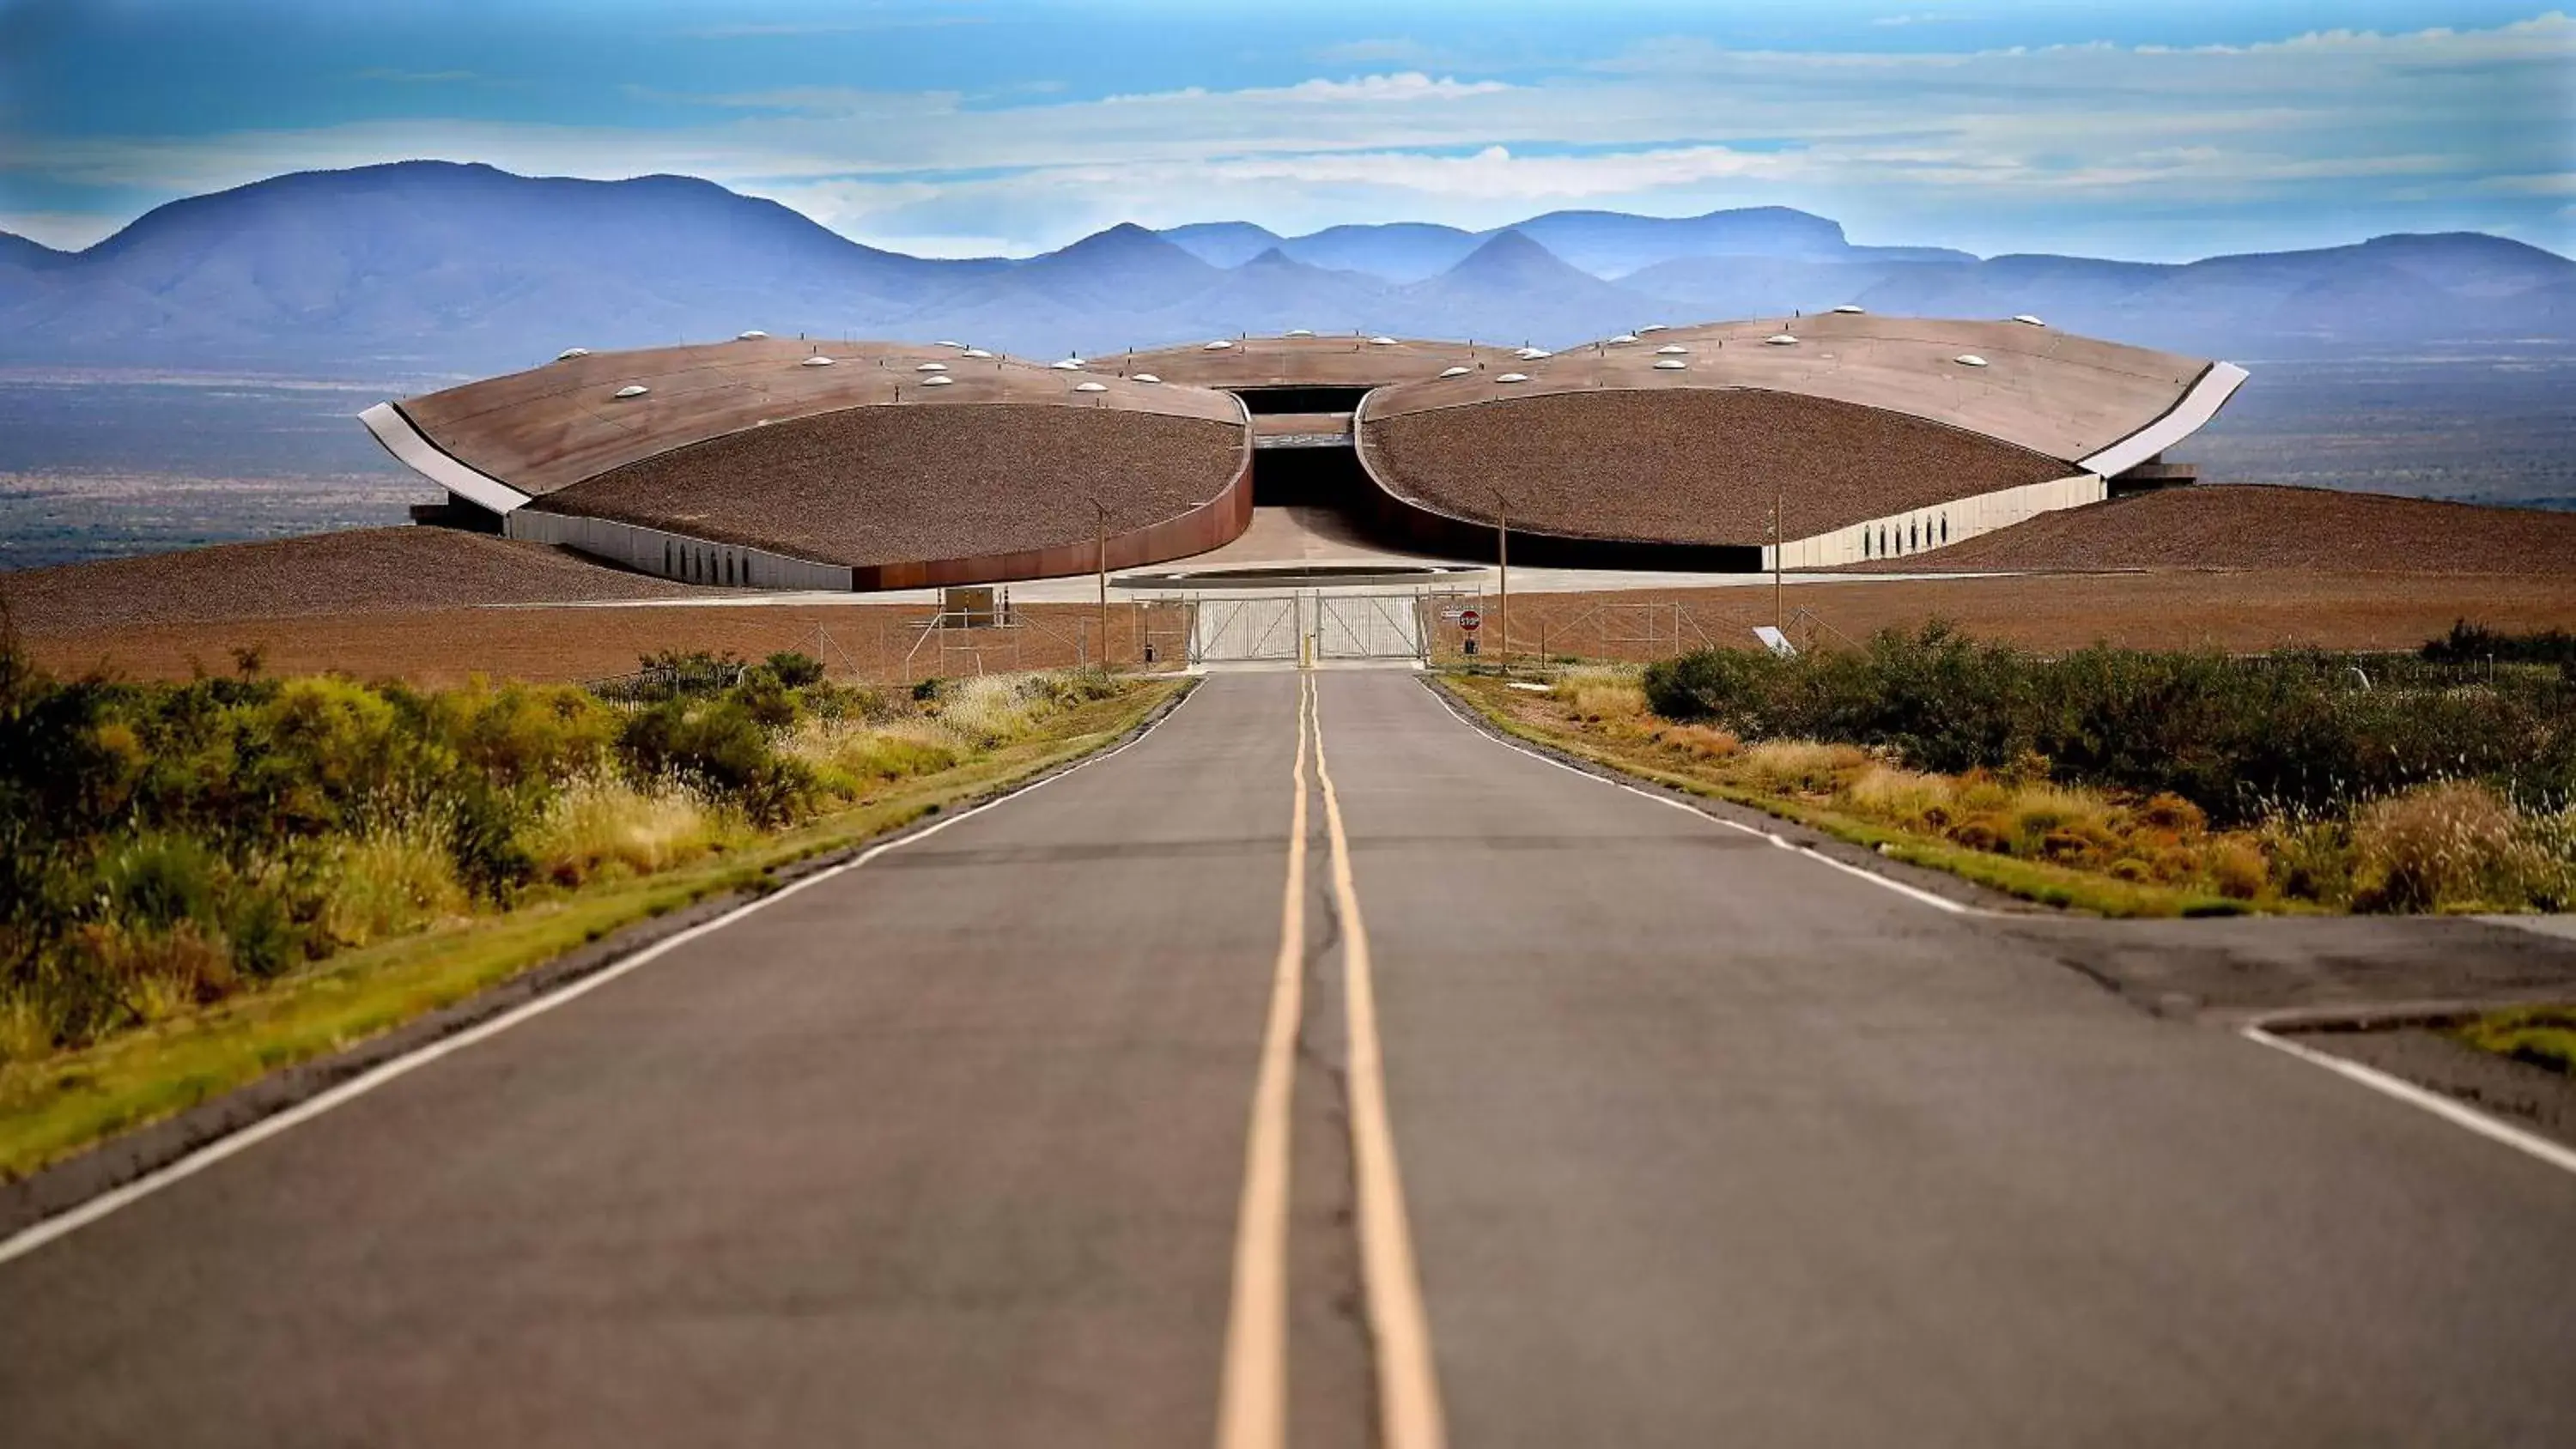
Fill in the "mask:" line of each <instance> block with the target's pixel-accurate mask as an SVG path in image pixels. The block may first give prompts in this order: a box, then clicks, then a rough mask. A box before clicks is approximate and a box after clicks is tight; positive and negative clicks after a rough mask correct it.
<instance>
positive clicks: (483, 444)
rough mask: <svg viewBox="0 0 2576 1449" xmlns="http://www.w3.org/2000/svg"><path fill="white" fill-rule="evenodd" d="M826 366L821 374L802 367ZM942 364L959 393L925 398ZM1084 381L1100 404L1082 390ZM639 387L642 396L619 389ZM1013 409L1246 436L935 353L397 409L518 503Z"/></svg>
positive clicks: (1170, 411) (931, 349)
mask: <svg viewBox="0 0 2576 1449" xmlns="http://www.w3.org/2000/svg"><path fill="white" fill-rule="evenodd" d="M809 356H828V357H830V358H832V359H833V364H832V365H831V366H829V367H808V366H805V365H803V364H804V360H805V359H806V358H807V357H809ZM926 363H938V364H942V365H944V367H945V368H946V375H947V376H949V377H952V378H954V379H955V381H954V382H953V383H951V384H949V385H948V386H944V387H924V386H922V385H921V380H922V379H923V378H925V377H927V376H930V375H931V374H929V373H926V372H923V371H921V370H920V369H921V367H922V365H923V364H926ZM1084 382H1097V383H1099V384H1101V385H1102V387H1103V389H1104V390H1103V391H1100V392H1091V393H1086V392H1078V391H1076V390H1075V389H1076V388H1077V387H1078V386H1079V385H1080V384H1082V383H1084ZM630 385H641V386H643V387H646V388H648V389H649V391H648V392H646V393H645V394H644V395H643V396H641V397H636V398H627V399H620V398H618V397H617V396H616V393H617V391H618V390H619V389H620V388H623V387H627V386H630ZM997 403H1008V404H1018V405H1023V406H1032V407H1057V408H1076V407H1078V408H1082V409H1085V410H1087V411H1104V412H1135V413H1145V414H1153V415H1160V416H1165V417H1173V418H1187V419H1196V420H1200V421H1204V422H1211V423H1223V424H1226V425H1227V426H1229V427H1231V428H1233V429H1234V430H1235V432H1236V433H1238V434H1241V433H1242V432H1243V430H1244V429H1243V421H1242V412H1241V409H1240V408H1239V406H1238V405H1237V404H1236V403H1235V401H1234V400H1233V399H1232V398H1230V397H1227V396H1225V395H1224V394H1222V393H1215V392H1208V391H1204V390H1200V389H1196V388H1190V387H1182V386H1171V387H1163V386H1156V385H1154V384H1150V383H1138V382H1131V381H1128V380H1126V379H1124V378H1122V377H1120V376H1118V375H1117V374H1116V373H1114V372H1111V371H1106V370H1103V369H1099V368H1093V369H1091V370H1088V371H1085V372H1081V373H1075V372H1068V371H1063V370H1059V369H1057V368H1054V367H1050V366H1046V365H1043V364H1039V363H1033V362H1027V361H1023V360H1020V359H1017V358H1010V357H999V356H995V357H985V358H969V357H966V356H964V355H963V353H962V351H961V349H958V348H955V347H943V346H938V345H935V344H932V345H916V344H906V343H893V342H837V341H812V342H807V341H799V340H795V339H790V338H760V339H753V340H749V341H736V342H718V343H707V344H701V345H694V346H687V347H664V348H651V349H646V350H642V351H634V352H602V353H594V354H592V355H590V356H587V357H577V358H571V359H567V360H564V361H559V362H554V363H549V364H547V365H546V366H544V367H538V368H531V369H529V370H528V371H526V372H515V373H511V374H508V375H507V376H503V377H494V378H486V379H484V380H482V381H480V382H471V383H467V384H465V385H464V386H462V387H454V388H449V389H448V390H446V391H444V392H438V393H432V394H430V395H428V396H426V397H417V398H411V399H408V400H406V401H405V402H403V403H402V405H401V406H402V411H403V413H404V415H405V416H407V417H408V418H410V419H411V421H412V424H413V425H414V426H415V427H417V428H419V429H420V431H421V432H422V433H423V434H425V435H426V436H427V437H428V438H429V439H430V440H431V441H432V442H434V443H435V444H437V446H438V447H439V448H440V449H441V450H442V451H444V452H446V453H447V454H448V455H450V456H451V457H454V458H456V459H457V460H458V461H460V462H462V463H464V464H466V465H467V466H469V467H471V468H474V469H476V470H478V471H480V472H483V473H485V474H488V475H490V476H491V477H494V478H497V479H499V480H501V481H502V482H504V483H507V484H509V485H511V486H512V487H515V488H517V489H519V490H520V491H521V492H524V493H530V494H536V495H544V494H548V493H552V492H554V491H556V490H557V489H561V488H564V487H567V486H569V485H571V484H574V483H578V482H580V481H582V480H583V479H586V478H594V477H597V476H599V475H601V474H603V473H607V472H609V471H610V470H612V469H616V468H621V467H625V466H628V465H630V464H633V463H637V462H640V461H642V460H644V459H647V458H651V457H654V456H656V455H658V454H662V453H666V452H669V451H671V450H672V449H675V448H684V447H688V446H690V445H693V444H697V443H703V442H706V441H708V440H709V439H713V438H718V437H722V436H724V435H726V434H730V433H735V432H739V431H741V430H744V429H748V428H754V427H760V426H763V425H764V424H766V425H776V424H778V423H781V422H785V421H790V420H794V419H799V418H808V417H813V416H816V415H818V414H823V413H828V412H833V411H836V410H840V409H845V408H859V407H867V408H879V407H902V408H914V407H920V408H924V409H931V410H944V409H947V408H952V407H957V406H960V405H968V406H973V405H990V404H997Z"/></svg>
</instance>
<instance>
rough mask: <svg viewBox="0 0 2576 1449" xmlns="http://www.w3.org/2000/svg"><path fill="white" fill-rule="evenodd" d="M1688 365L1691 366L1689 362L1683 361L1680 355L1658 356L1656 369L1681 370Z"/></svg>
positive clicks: (1666, 370)
mask: <svg viewBox="0 0 2576 1449" xmlns="http://www.w3.org/2000/svg"><path fill="white" fill-rule="evenodd" d="M1688 366H1690V364H1689V363H1687V362H1684V361H1682V360H1681V359H1680V358H1678V357H1658V358H1656V359H1655V370H1656V371H1657V372H1679V371H1681V370H1682V369H1683V368H1685V367H1688Z"/></svg>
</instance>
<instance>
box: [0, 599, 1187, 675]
mask: <svg viewBox="0 0 2576 1449" xmlns="http://www.w3.org/2000/svg"><path fill="white" fill-rule="evenodd" d="M933 612H934V610H933V608H932V607H931V606H930V605H926V604H912V605H890V604H856V605H838V604H824V605H812V606H804V605H793V606H790V605H778V606H737V607H731V608H724V607H708V606H704V605H678V606H667V607H652V608H564V607H553V606H539V607H527V608H518V607H512V608H468V609H424V610H418V611H415V612H410V613H390V614H389V613H376V614H358V615H350V616H345V617H335V618H299V619H243V620H232V621H217V622H208V623H193V624H160V625H141V626H135V627H128V628H117V629H90V630H76V631H71V632H65V633H56V634H43V635H39V634H34V633H30V634H29V636H28V638H27V643H28V647H29V648H30V649H31V650H32V651H33V653H34V654H35V656H36V658H37V660H38V662H40V663H41V664H43V665H44V666H45V667H46V668H48V669H51V670H53V671H55V672H57V673H81V672H86V671H89V670H93V669H96V670H101V671H104V672H106V673H110V674H115V675H121V676H125V677H129V678H143V679H185V678H188V677H189V676H191V675H193V674H196V673H198V672H200V671H203V672H207V673H215V674H222V673H229V672H231V671H232V669H233V667H234V664H233V655H232V651H233V650H234V649H235V648H256V649H258V650H260V651H261V656H262V667H263V668H264V669H266V670H267V671H268V672H270V673H272V674H309V673H316V672H324V671H335V670H336V671H340V672H343V673H347V674H352V675H356V676H358V677H360V678H364V679H377V678H400V679H406V680H410V681H412V682H414V683H419V684H455V683H461V682H463V681H464V680H465V679H467V678H469V677H471V676H474V675H478V674H479V675H484V676H487V677H490V678H495V679H530V680H557V681H560V680H595V679H605V678H610V677H613V676H615V675H619V674H624V673H627V672H629V671H631V670H633V669H634V668H635V667H636V661H637V659H638V658H639V657H640V656H642V655H645V654H649V653H653V652H655V651H658V650H663V649H682V650H687V649H706V650H714V651H727V650H730V651H732V652H733V653H736V654H739V655H742V656H743V657H745V658H752V659H756V658H759V657H761V656H763V655H766V654H770V653H773V652H775V651H778V650H781V649H794V650H798V651H800V652H802V653H806V654H811V655H813V656H815V657H816V658H818V659H821V660H822V661H823V663H824V665H825V667H826V668H827V669H829V670H830V672H831V673H832V675H833V676H834V677H836V678H844V679H874V680H913V679H925V678H929V677H931V676H934V675H941V676H956V675H961V674H977V673H994V672H1002V671H1008V670H1017V669H1051V668H1058V667H1062V666H1067V665H1071V664H1075V663H1077V662H1083V661H1089V660H1096V659H1098V658H1099V657H1100V645H1099V633H1100V629H1099V615H1098V611H1097V610H1096V609H1094V608H1091V607H1089V606H1085V605H1079V604H1042V605H1032V606H1024V607H1023V608H1021V609H1020V611H1019V614H1020V617H1021V619H1022V621H1023V622H1022V623H1021V624H1020V625H1019V626H1018V627H1014V628H1007V629H1003V628H996V629H972V630H954V631H949V632H947V633H946V634H945V635H939V636H931V637H927V638H925V631H924V629H923V628H922V627H921V626H922V622H923V621H924V620H927V619H928V618H929V617H930V616H931V614H932V613H933ZM1182 627H1183V626H1182V625H1181V623H1180V620H1179V613H1178V611H1177V610H1174V609H1169V608H1154V607H1149V606H1144V605H1139V604H1136V603H1133V602H1127V601H1114V602H1113V603H1112V604H1111V606H1110V618H1109V658H1110V659H1111V660H1112V661H1113V662H1116V663H1121V664H1126V663H1141V662H1142V661H1143V655H1144V650H1143V647H1142V646H1143V645H1144V644H1145V643H1147V642H1151V643H1152V644H1153V645H1154V646H1155V654H1156V659H1157V662H1161V661H1164V660H1171V659H1176V658H1178V657H1180V655H1181V653H1182V652H1183V649H1184V644H1183V642H1182V633H1181V630H1182Z"/></svg>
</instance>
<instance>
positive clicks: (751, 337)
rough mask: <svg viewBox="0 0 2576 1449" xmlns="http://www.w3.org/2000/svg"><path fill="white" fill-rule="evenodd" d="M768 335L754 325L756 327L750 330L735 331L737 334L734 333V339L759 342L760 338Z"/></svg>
mask: <svg viewBox="0 0 2576 1449" xmlns="http://www.w3.org/2000/svg"><path fill="white" fill-rule="evenodd" d="M768 335H769V334H768V333H766V332H763V331H761V330H760V329H759V328H757V327H754V328H752V329H751V330H750V331H748V332H737V333H735V334H734V335H733V340H734V341H736V342H758V341H759V340H760V339H762V338H764V337H767V336H768Z"/></svg>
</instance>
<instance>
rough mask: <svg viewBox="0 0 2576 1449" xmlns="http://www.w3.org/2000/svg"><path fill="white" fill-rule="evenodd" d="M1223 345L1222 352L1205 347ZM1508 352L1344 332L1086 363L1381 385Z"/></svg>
mask: <svg viewBox="0 0 2576 1449" xmlns="http://www.w3.org/2000/svg"><path fill="white" fill-rule="evenodd" d="M1216 340H1223V341H1224V342H1225V343H1226V345H1225V346H1224V347H1223V348H1221V349H1220V348H1212V347H1210V346H1208V345H1207V344H1208V342H1209V341H1216ZM1510 357H1511V349H1510V348H1508V347H1496V346H1492V345H1490V344H1488V345H1483V346H1479V345H1476V344H1473V343H1467V342H1430V341H1424V340H1421V339H1419V338H1398V339H1396V340H1395V341H1393V342H1391V343H1380V342H1376V341H1374V340H1372V339H1371V338H1369V337H1365V336H1354V335H1352V334H1350V333H1343V334H1341V335H1338V336H1331V337H1243V338H1225V339H1213V338H1211V339H1207V340H1205V341H1200V342H1191V343H1183V344H1178V345H1175V346H1171V347H1159V348H1154V349H1151V350H1148V351H1144V352H1128V353H1122V354H1120V355H1118V356H1115V357H1100V358H1094V359H1093V360H1092V366H1094V367H1096V368H1099V369H1101V370H1103V371H1107V372H1115V373H1118V374H1120V375H1124V376H1133V375H1135V374H1136V373H1139V372H1150V373H1152V374H1154V375H1155V376H1156V377H1159V378H1161V379H1163V380H1164V381H1165V382H1177V383H1187V384H1189V385H1191V386H1194V387H1213V388H1263V387H1383V386H1387V385H1389V384H1393V383H1401V382H1415V381H1419V380H1421V379H1424V378H1432V377H1438V376H1439V375H1440V374H1441V372H1442V370H1444V369H1446V368H1450V367H1456V366H1460V365H1465V366H1473V365H1475V363H1476V362H1477V361H1478V360H1479V359H1482V360H1485V361H1492V360H1494V359H1496V358H1501V359H1505V360H1508V359H1509V358H1510Z"/></svg>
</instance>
